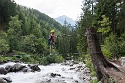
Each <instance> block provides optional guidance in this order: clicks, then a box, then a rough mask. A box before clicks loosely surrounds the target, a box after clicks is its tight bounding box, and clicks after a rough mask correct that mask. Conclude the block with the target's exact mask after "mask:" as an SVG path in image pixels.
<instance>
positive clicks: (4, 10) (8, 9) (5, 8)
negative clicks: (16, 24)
mask: <svg viewBox="0 0 125 83" xmlns="http://www.w3.org/2000/svg"><path fill="white" fill-rule="evenodd" d="M15 7H16V3H15V2H14V0H0V29H1V28H2V29H3V30H6V29H7V25H8V22H9V20H10V16H14V15H15V14H16V10H15Z"/></svg>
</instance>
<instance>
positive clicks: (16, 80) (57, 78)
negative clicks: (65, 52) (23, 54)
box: [0, 61, 91, 83]
mask: <svg viewBox="0 0 125 83" xmlns="http://www.w3.org/2000/svg"><path fill="white" fill-rule="evenodd" d="M13 64H15V63H14V62H8V63H5V64H2V65H0V67H5V66H7V65H13ZM21 64H23V65H27V64H24V63H21ZM39 68H40V69H41V71H40V72H26V73H24V72H16V73H14V72H12V73H7V74H6V75H0V77H9V78H10V79H11V80H12V83H90V82H89V80H90V79H91V77H90V71H89V69H88V68H87V67H86V66H85V64H84V63H82V62H79V63H72V62H71V61H67V62H64V63H58V64H57V63H54V64H50V65H46V66H44V65H39Z"/></svg>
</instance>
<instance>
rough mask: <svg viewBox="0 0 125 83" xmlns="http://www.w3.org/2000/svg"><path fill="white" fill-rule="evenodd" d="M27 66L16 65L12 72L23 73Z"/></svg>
mask: <svg viewBox="0 0 125 83" xmlns="http://www.w3.org/2000/svg"><path fill="white" fill-rule="evenodd" d="M25 67H26V66H24V65H21V64H18V63H17V64H14V65H13V67H12V72H17V71H21V70H22V69H23V68H25Z"/></svg>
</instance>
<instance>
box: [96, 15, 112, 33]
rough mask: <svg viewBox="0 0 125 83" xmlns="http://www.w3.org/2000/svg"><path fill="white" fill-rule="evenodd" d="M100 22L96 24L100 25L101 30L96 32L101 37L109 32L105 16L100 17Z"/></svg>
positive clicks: (108, 23) (108, 24)
mask: <svg viewBox="0 0 125 83" xmlns="http://www.w3.org/2000/svg"><path fill="white" fill-rule="evenodd" d="M102 19H103V20H102V21H98V23H99V24H100V25H101V27H102V28H99V29H98V32H101V33H102V35H106V34H107V33H109V32H110V31H111V28H110V24H111V22H109V18H107V17H106V16H105V15H102Z"/></svg>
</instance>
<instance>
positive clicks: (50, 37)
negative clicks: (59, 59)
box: [49, 30, 56, 55]
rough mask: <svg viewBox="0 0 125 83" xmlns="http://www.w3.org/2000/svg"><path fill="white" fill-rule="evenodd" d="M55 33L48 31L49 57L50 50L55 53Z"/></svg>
mask: <svg viewBox="0 0 125 83" xmlns="http://www.w3.org/2000/svg"><path fill="white" fill-rule="evenodd" d="M54 33H55V31H54V30H51V31H50V35H49V42H50V43H49V44H50V55H52V49H54V51H56V49H55V39H54V38H55V37H56V36H55V35H54Z"/></svg>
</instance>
